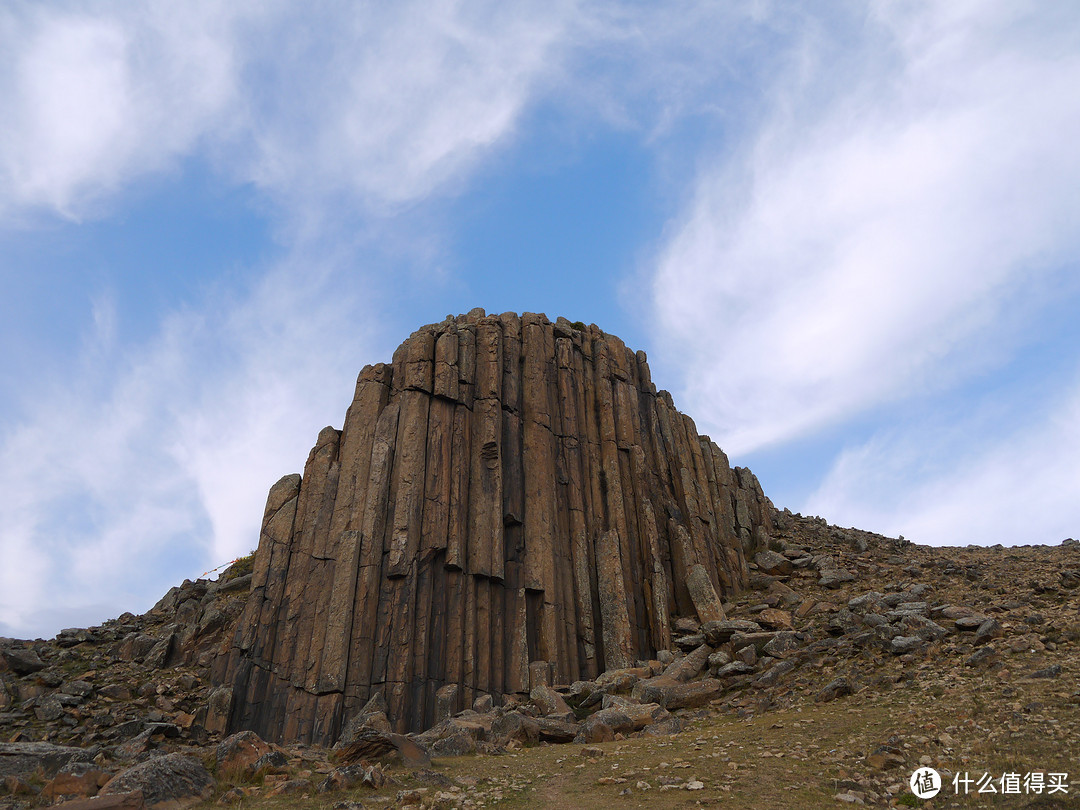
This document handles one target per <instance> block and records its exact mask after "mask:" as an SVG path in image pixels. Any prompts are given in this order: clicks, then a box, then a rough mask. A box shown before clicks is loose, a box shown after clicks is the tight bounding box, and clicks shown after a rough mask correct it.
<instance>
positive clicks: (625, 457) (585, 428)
mask: <svg viewBox="0 0 1080 810" xmlns="http://www.w3.org/2000/svg"><path fill="white" fill-rule="evenodd" d="M773 514H774V509H773V507H772V504H771V503H769V501H768V500H767V499H766V498H765V496H764V495H763V494H762V492H761V487H760V485H759V484H758V482H757V479H756V478H755V477H754V476H753V474H752V473H750V472H749V471H748V470H745V469H741V468H735V469H732V468H731V467H729V465H728V461H727V457H726V456H725V455H724V453H723V452H722V451H721V450H720V449H719V448H718V447H717V446H716V445H715V444H713V443H712V441H710V440H709V439H708V438H707V437H704V436H699V435H698V433H697V430H696V428H695V426H694V422H693V421H692V420H691V419H690V418H689V417H688V416H686V415H684V414H681V413H679V411H678V410H676V408H675V407H674V404H673V403H672V400H671V396H670V395H669V394H668V393H667V392H665V391H659V392H658V391H657V390H656V388H655V386H653V384H652V382H651V380H650V376H649V368H648V365H647V363H646V358H645V354H644V353H643V352H637V353H636V354H635V353H634V352H632V351H631V350H629V349H628V348H627V347H626V346H625V345H624V344H623V343H622V341H620V340H619V339H618V338H616V337H613V336H611V335H607V334H605V333H603V332H602V331H600V330H599V329H598V328H597V327H595V326H589V327H584V328H582V327H581V325H580V324H578V325H573V324H570V323H569V322H568V321H566V320H564V319H561V318H560V319H559V320H558V321H557V322H555V323H552V322H551V321H549V320H548V319H547V318H546V317H545V316H543V315H536V314H529V313H526V314H524V315H521V316H518V315H515V314H512V313H507V314H503V315H499V316H493V315H492V316H489V315H485V314H484V312H483V310H473V311H472V312H470V313H469V314H467V315H462V316H459V317H456V318H447V319H446V320H445V321H443V322H442V323H439V324H435V325H431V326H425V327H423V328H422V329H420V330H418V331H416V332H415V333H413V335H412V336H411V337H410V338H409V339H408V340H406V341H405V342H404V343H403V344H402V345H401V346H400V347H399V348H398V350H397V351H396V352H395V353H394V358H393V362H392V363H391V364H379V365H375V366H368V367H366V368H364V370H363V371H362V372H361V373H360V377H359V380H358V382H357V386H356V393H355V396H354V399H353V402H352V404H351V405H350V407H349V409H348V413H347V414H346V417H345V422H344V426H343V428H342V429H341V430H335V429H333V428H329V427H328V428H324V429H323V431H322V432H321V433H320V434H319V437H318V441H317V443H316V445H315V447H314V449H313V450H312V451H311V454H310V456H309V458H308V461H307V465H306V467H305V470H304V474H303V477H301V476H299V475H289V476H286V477H284V478H282V479H281V480H280V481H279V482H278V483H277V484H275V485H274V487H273V488H272V489H271V490H270V494H269V496H268V498H267V505H266V511H265V514H264V518H263V525H262V534H261V538H260V542H259V548H258V552H257V554H256V561H255V570H254V574H253V577H252V590H251V596H250V598H249V599H248V602H247V605H246V608H245V612H244V615H243V616H242V618H241V620H240V622H239V623H238V625H237V630H236V633H235V637H234V638H233V640H232V643H231V644H230V645H227V647H226V649H224V650H223V652H222V653H221V655H220V656H219V657H218V658H217V660H216V662H215V664H214V670H213V674H214V680H215V681H216V682H217V683H219V684H225V685H228V686H230V687H231V688H232V689H233V698H234V699H233V701H232V703H231V708H230V711H229V716H228V720H227V722H228V727H229V729H230V730H239V729H251V730H254V731H256V732H257V733H258V734H260V735H261V736H263V737H264V738H266V739H270V740H276V741H300V742H315V743H323V744H328V743H332V742H334V741H335V740H336V739H337V737H338V735H339V733H340V730H341V728H342V726H343V724H344V722H345V721H346V720H347V719H348V718H349V717H350V716H352V715H353V714H355V713H356V712H358V711H359V710H360V709H361V707H363V705H364V704H365V703H366V702H367V701H368V699H369V698H370V697H372V696H373V695H374V694H376V693H382V695H383V697H384V699H385V702H386V705H387V712H386V714H387V716H388V718H389V720H390V722H391V724H392V725H393V727H394V728H395V730H396V731H399V732H404V731H407V730H420V729H423V728H427V727H429V726H430V725H432V723H433V722H434V721H435V719H436V713H437V712H438V713H439V714H440V715H442V716H445V714H446V713H447V712H452V711H457V710H459V709H462V708H465V707H468V706H471V705H472V704H473V702H474V700H475V699H477V698H480V697H482V696H484V695H493V696H496V697H500V698H501V696H503V695H512V694H522V695H523V694H527V693H528V692H529V691H530V688H531V687H532V686H535V685H536V684H531V683H530V666H529V665H530V663H531V662H536V661H544V662H549V666H550V668H551V670H552V671H553V673H554V677H555V680H556V681H557V682H561V683H570V682H573V681H576V680H579V679H592V678H595V677H596V676H597V675H598V674H599V673H601V672H603V671H605V670H608V669H617V668H621V667H630V666H633V665H634V663H635V661H636V660H638V659H649V658H652V657H653V656H654V655H655V654H656V652H657V651H658V650H666V649H668V648H669V647H670V646H671V629H670V628H671V617H673V616H676V615H681V616H693V615H697V614H698V613H699V612H700V611H701V610H702V608H701V604H702V601H701V600H702V597H700V596H697V595H698V594H700V593H702V592H704V593H706V594H708V593H709V588H708V587H706V586H711V588H712V591H713V593H714V594H715V595H719V596H724V595H727V594H730V593H732V592H734V591H737V590H739V589H741V588H743V587H745V586H746V584H747V581H748V569H747V557H748V555H749V556H751V557H752V555H753V553H754V552H755V551H758V550H761V549H762V548H764V545H765V542H766V535H767V532H768V531H770V530H771V528H772V524H771V520H772V516H773ZM703 577H707V579H703ZM708 601H709V602H710V603H713V602H717V600H716V598H715V596H711V597H709V598H708ZM699 618H700V619H701V620H702V621H705V620H709V619H717V618H722V615H716V616H713V615H709V616H708V617H699ZM449 685H456V686H457V688H456V689H449V690H447V689H443V687H446V686H449ZM440 690H442V692H440ZM437 693H439V695H440V696H439V697H438V698H437ZM447 701H453V702H455V705H453V706H449V705H443V704H445V703H446V702H447Z"/></svg>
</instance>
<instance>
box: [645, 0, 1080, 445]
mask: <svg viewBox="0 0 1080 810" xmlns="http://www.w3.org/2000/svg"><path fill="white" fill-rule="evenodd" d="M878 8H879V13H878V14H877V15H876V16H874V17H872V18H870V19H868V20H849V21H848V25H847V26H846V27H844V26H841V27H839V28H836V27H834V28H828V29H827V28H826V27H825V26H817V27H814V26H808V28H807V30H808V31H811V32H812V33H811V34H809V35H807V36H805V37H804V38H802V39H797V40H795V41H794V42H792V43H789V45H790V47H791V49H792V50H793V51H795V52H797V53H798V54H799V58H798V59H795V60H791V62H790V64H791V65H793V67H791V69H790V70H788V71H787V72H785V73H781V74H780V78H779V79H778V81H777V84H776V86H775V87H773V88H770V90H769V92H767V93H763V94H762V99H763V102H762V103H764V104H766V105H772V110H773V111H772V114H771V117H770V118H769V119H768V123H767V125H766V126H765V127H764V128H763V129H760V130H755V129H751V130H750V131H748V132H746V133H744V135H745V143H744V144H743V145H742V146H741V147H739V148H736V149H735V151H734V153H733V154H731V155H729V156H728V159H727V160H725V161H721V162H720V163H718V164H717V165H716V167H715V168H714V169H712V170H710V171H708V172H706V173H704V175H703V176H702V177H701V178H700V181H699V183H698V186H697V189H696V193H695V195H694V198H693V200H692V201H691V204H690V205H689V208H688V210H687V212H686V214H685V216H684V217H683V219H682V221H681V222H679V223H676V225H675V226H674V227H673V229H672V231H673V233H672V237H671V239H670V241H669V242H668V243H667V245H666V246H665V248H664V249H663V252H662V254H661V256H660V261H659V268H658V271H657V273H656V276H655V278H654V287H653V289H654V297H655V303H656V310H657V313H658V315H659V322H658V327H659V328H658V330H657V332H658V336H660V339H661V341H662V342H666V344H667V345H666V351H667V352H668V354H669V355H670V356H671V357H676V358H677V357H681V358H683V359H682V360H681V361H680V362H681V363H682V365H683V367H684V369H685V371H686V376H687V380H688V383H687V386H686V387H687V391H686V396H687V398H688V405H687V407H688V410H689V411H690V412H692V413H694V414H695V415H700V416H699V417H698V418H699V424H702V425H703V427H705V428H706V429H708V430H709V432H710V433H711V434H712V435H713V436H714V438H716V439H717V440H718V441H719V442H720V443H721V444H722V445H723V446H724V447H725V448H726V449H727V450H729V452H733V453H735V454H739V453H743V452H747V451H749V450H752V449H754V448H758V447H763V446H766V445H770V444H775V443H778V442H783V441H785V440H787V439H791V438H794V437H797V436H800V435H805V434H806V433H808V432H810V431H813V430H815V429H817V428H820V427H821V426H823V425H827V424H831V423H835V422H836V421H837V420H840V419H843V418H845V417H849V416H851V415H853V414H857V413H860V412H863V411H865V410H866V409H868V408H871V407H873V406H875V405H878V404H880V403H883V402H888V401H892V400H895V399H897V398H903V397H904V396H907V395H909V394H910V393H911V392H912V391H926V390H928V389H934V388H938V387H947V386H949V385H950V384H952V383H954V382H955V381H956V380H958V379H963V378H964V377H965V376H966V375H969V374H971V373H973V372H974V371H976V370H985V369H987V368H989V367H991V366H993V365H994V364H995V363H998V362H1000V361H1001V360H1002V359H1005V358H1007V357H1008V356H1009V355H1010V353H1011V352H1012V351H1013V348H1014V346H1015V344H1016V342H1017V341H1019V340H1021V339H1022V338H1023V335H1024V333H1025V330H1027V329H1030V328H1032V326H1033V323H1034V322H1036V321H1037V317H1038V316H1037V312H1038V307H1039V305H1040V304H1041V303H1043V301H1042V300H1041V299H1040V298H1039V296H1040V295H1043V294H1046V293H1047V290H1048V289H1053V290H1055V291H1060V289H1061V288H1062V287H1063V286H1064V285H1065V279H1066V276H1065V274H1064V273H1063V272H1062V263H1063V262H1065V261H1067V260H1068V258H1069V257H1070V256H1075V255H1076V249H1077V247H1078V246H1080V238H1078V234H1077V232H1076V229H1075V221H1076V216H1077V213H1078V212H1080V192H1078V189H1080V156H1078V154H1077V152H1076V150H1075V148H1074V147H1073V144H1074V143H1075V142H1076V141H1077V139H1078V138H1080V97H1078V96H1077V95H1076V93H1075V92H1073V91H1072V90H1071V88H1073V87H1075V86H1076V85H1077V83H1078V82H1080V57H1078V56H1077V55H1076V53H1075V49H1069V48H1067V47H1062V46H1063V43H1065V42H1067V41H1068V40H1069V36H1068V35H1067V33H1066V32H1070V31H1071V32H1072V33H1073V34H1075V32H1076V31H1077V29H1078V28H1080V25H1078V20H1077V19H1076V16H1077V15H1075V14H1071V15H1068V17H1067V18H1065V19H1054V20H1043V19H1041V18H1040V16H1039V15H1038V14H1037V13H1035V12H1031V14H1030V15H1029V16H1024V15H1022V14H1020V13H1019V11H1018V10H1016V9H1015V8H1014V7H1013V6H1009V5H1005V6H1001V5H997V6H995V5H993V4H976V5H974V6H971V5H963V6H959V5H954V4H948V5H947V6H940V5H938V4H928V5H915V6H905V7H903V9H902V10H901V9H900V8H899V7H896V6H882V7H878ZM910 9H917V11H916V12H911V13H909V10H910ZM901 11H903V12H904V13H900V12H901ZM852 26H855V29H854V30H853V28H852ZM1014 32H1015V33H1014ZM1070 292H1072V293H1075V290H1071V291H1070ZM684 401H687V400H684Z"/></svg>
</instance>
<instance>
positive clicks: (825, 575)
mask: <svg viewBox="0 0 1080 810" xmlns="http://www.w3.org/2000/svg"><path fill="white" fill-rule="evenodd" d="M854 580H855V575H854V574H853V573H851V572H850V571H848V570H847V569H846V568H828V569H825V570H823V571H822V572H821V578H820V579H818V585H820V586H821V587H823V588H839V587H840V586H841V585H843V584H844V583H845V582H853V581H854Z"/></svg>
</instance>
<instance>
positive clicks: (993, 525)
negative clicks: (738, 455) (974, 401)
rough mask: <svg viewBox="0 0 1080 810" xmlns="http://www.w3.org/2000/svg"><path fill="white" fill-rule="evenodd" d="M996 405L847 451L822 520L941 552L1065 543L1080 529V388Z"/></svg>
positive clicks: (1072, 383)
mask: <svg viewBox="0 0 1080 810" xmlns="http://www.w3.org/2000/svg"><path fill="white" fill-rule="evenodd" d="M1027 399H1028V398H1027V397H1024V396H1022V395H1020V396H1017V397H1015V398H1014V401H1012V402H1009V403H1003V402H1000V401H996V402H987V403H984V404H983V405H981V406H980V407H978V408H976V409H974V411H973V412H970V413H965V414H963V415H961V416H957V415H955V414H954V415H953V418H951V419H949V420H948V421H945V420H943V419H942V418H940V417H937V418H933V417H922V418H919V419H916V420H914V421H912V422H908V423H905V424H902V425H896V426H893V427H890V428H886V429H882V430H881V431H879V432H877V433H876V434H875V435H873V436H872V437H871V438H870V439H868V440H867V441H865V442H861V443H856V444H852V445H851V446H849V447H846V448H845V449H844V450H843V452H842V453H841V454H840V455H839V456H838V457H837V459H836V461H835V462H834V464H833V465H832V467H831V469H829V470H828V472H827V474H826V475H825V476H824V478H823V480H822V482H821V485H820V486H819V487H818V489H817V491H816V492H814V493H813V494H812V495H811V496H810V497H809V499H808V501H807V504H806V509H807V511H808V512H810V513H812V514H821V515H828V516H829V517H830V519H831V520H833V521H835V522H837V523H841V524H843V525H852V526H867V527H873V528H874V529H875V530H876V531H880V532H882V533H885V534H890V535H894V536H895V535H901V534H902V535H904V536H905V537H907V538H908V539H909V540H913V541H915V542H919V543H929V544H931V545H966V544H969V543H975V544H978V545H990V544H993V543H1001V544H1003V545H1007V546H1011V545H1020V544H1030V543H1057V542H1060V541H1061V540H1063V539H1065V538H1066V537H1076V536H1077V534H1078V531H1077V530H1078V528H1080V509H1078V507H1077V504H1078V503H1080V473H1077V468H1076V464H1075V459H1076V457H1077V454H1078V453H1080V383H1078V381H1077V379H1076V378H1075V377H1074V378H1073V379H1071V380H1069V381H1068V385H1067V386H1066V388H1065V390H1064V391H1062V392H1060V393H1059V394H1058V395H1057V396H1056V397H1055V398H1053V399H1052V400H1050V401H1038V402H1035V403H1032V402H1030V401H1026V400H1027Z"/></svg>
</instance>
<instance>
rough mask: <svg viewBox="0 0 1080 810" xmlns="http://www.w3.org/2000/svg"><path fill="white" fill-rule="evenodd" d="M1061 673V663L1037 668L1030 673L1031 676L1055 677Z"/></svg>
mask: <svg viewBox="0 0 1080 810" xmlns="http://www.w3.org/2000/svg"><path fill="white" fill-rule="evenodd" d="M1060 674H1061V664H1054V665H1053V666H1049V667H1046V668H1045V669H1039V670H1036V671H1035V672H1032V673H1031V677H1032V678H1056V677H1058V676H1059V675H1060Z"/></svg>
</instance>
